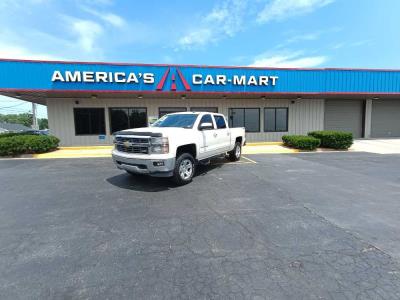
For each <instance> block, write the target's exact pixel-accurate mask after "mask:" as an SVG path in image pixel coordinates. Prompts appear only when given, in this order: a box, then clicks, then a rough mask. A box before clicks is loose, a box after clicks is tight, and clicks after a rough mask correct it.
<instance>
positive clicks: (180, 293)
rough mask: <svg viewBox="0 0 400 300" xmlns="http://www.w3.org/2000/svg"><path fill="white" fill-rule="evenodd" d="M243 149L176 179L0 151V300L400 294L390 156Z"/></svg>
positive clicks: (397, 159) (399, 199) (399, 223)
mask: <svg viewBox="0 0 400 300" xmlns="http://www.w3.org/2000/svg"><path fill="white" fill-rule="evenodd" d="M248 158H250V159H251V160H254V161H255V162H256V163H252V162H251V161H248V160H244V162H246V163H242V164H240V163H239V164H214V165H211V166H207V167H202V168H201V169H200V170H199V174H198V175H197V176H196V177H195V178H194V180H193V182H192V183H191V184H189V185H186V186H183V187H175V186H174V185H173V184H172V183H171V182H170V181H167V180H165V179H155V178H147V177H132V176H129V175H127V174H125V173H122V172H121V171H119V170H117V169H115V168H114V166H113V165H112V162H111V159H109V158H90V159H89V158H87V159H53V160H2V161H0V184H1V194H0V298H1V299H39V298H40V299H48V298H51V299H54V298H56V299H70V298H72V299H80V298H84V299H87V298H90V299H106V298H109V299H110V298H114V299H123V298H129V299H132V298H134V299H159V298H166V299H179V298H182V299H212V298H217V299H219V298H226V299H230V298H231V299H399V298H400V264H399V261H400V239H399V237H400V218H399V216H400V172H399V169H400V155H379V154H368V153H319V154H318V153H313V154H309V153H305V154H284V155H252V156H248Z"/></svg>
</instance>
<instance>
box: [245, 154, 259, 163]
mask: <svg viewBox="0 0 400 300" xmlns="http://www.w3.org/2000/svg"><path fill="white" fill-rule="evenodd" d="M242 158H244V159H246V160H248V161H249V162H252V163H253V164H256V163H257V162H256V161H254V160H252V159H250V158H248V157H246V156H243V155H242Z"/></svg>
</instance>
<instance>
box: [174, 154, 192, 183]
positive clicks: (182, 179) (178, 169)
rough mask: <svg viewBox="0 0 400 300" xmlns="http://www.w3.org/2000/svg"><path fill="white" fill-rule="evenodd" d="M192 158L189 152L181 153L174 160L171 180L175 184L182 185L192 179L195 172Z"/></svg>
mask: <svg viewBox="0 0 400 300" xmlns="http://www.w3.org/2000/svg"><path fill="white" fill-rule="evenodd" d="M195 169H196V168H195V162H194V158H193V156H192V155H191V154H189V153H182V154H181V155H179V156H178V158H177V159H176V162H175V168H174V175H173V177H172V178H173V180H174V182H175V183H176V184H177V185H184V184H187V183H189V182H191V181H192V178H193V175H194V172H195Z"/></svg>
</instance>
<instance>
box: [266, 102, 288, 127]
mask: <svg viewBox="0 0 400 300" xmlns="http://www.w3.org/2000/svg"><path fill="white" fill-rule="evenodd" d="M288 115H289V110H288V108H287V107H276V108H275V107H268V108H264V131H265V132H286V131H288Z"/></svg>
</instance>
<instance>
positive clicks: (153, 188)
mask: <svg viewBox="0 0 400 300" xmlns="http://www.w3.org/2000/svg"><path fill="white" fill-rule="evenodd" d="M221 166H222V165H221V164H213V162H212V163H211V164H209V165H197V167H196V175H195V177H194V180H196V177H197V176H204V175H207V174H208V173H209V172H210V171H212V170H214V169H217V168H220V167H221ZM106 181H107V182H108V183H110V184H112V185H114V186H116V187H119V188H123V189H128V190H134V191H141V192H162V191H166V190H170V189H174V188H178V187H179V186H177V185H176V184H175V183H174V182H173V181H172V179H171V178H158V177H151V176H146V175H131V174H128V173H125V172H124V173H121V174H119V175H115V176H113V177H109V178H107V179H106Z"/></svg>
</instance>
